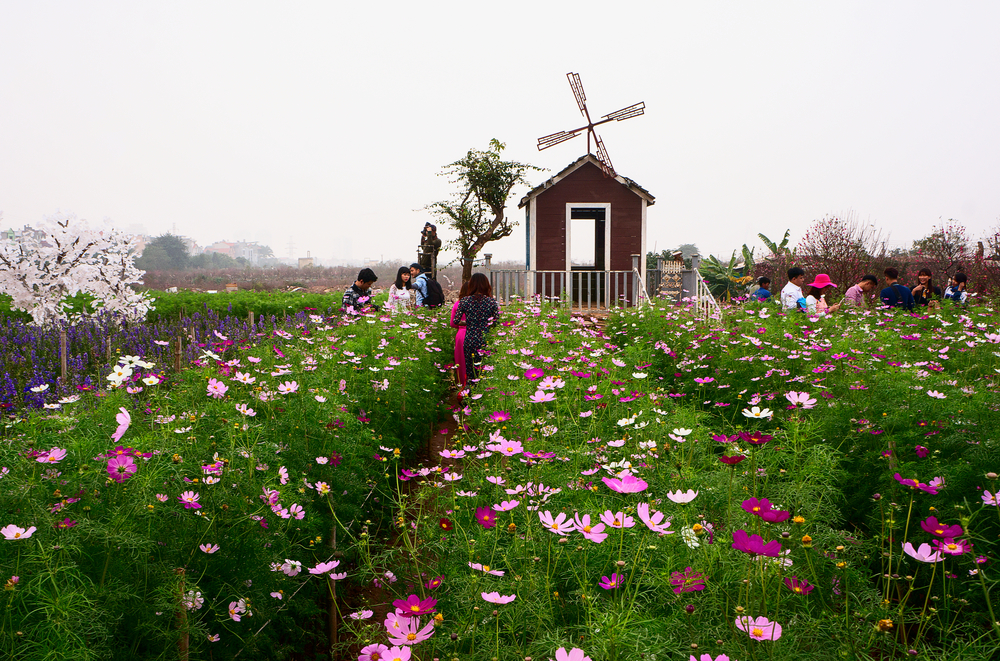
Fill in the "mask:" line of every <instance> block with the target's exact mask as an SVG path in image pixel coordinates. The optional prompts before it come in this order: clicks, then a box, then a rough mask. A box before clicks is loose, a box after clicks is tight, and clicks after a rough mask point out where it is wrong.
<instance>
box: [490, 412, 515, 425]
mask: <svg viewBox="0 0 1000 661" xmlns="http://www.w3.org/2000/svg"><path fill="white" fill-rule="evenodd" d="M487 419H488V420H489V421H490V422H496V423H501V422H507V421H508V420H510V414H509V413H507V412H506V411H494V412H493V413H491V414H490V416H489V418H487Z"/></svg>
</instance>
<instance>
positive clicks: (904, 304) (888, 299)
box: [879, 266, 916, 311]
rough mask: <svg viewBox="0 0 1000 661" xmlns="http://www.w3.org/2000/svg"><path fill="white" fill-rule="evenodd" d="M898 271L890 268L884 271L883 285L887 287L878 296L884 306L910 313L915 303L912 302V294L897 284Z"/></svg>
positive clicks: (908, 289)
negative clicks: (902, 309)
mask: <svg viewBox="0 0 1000 661" xmlns="http://www.w3.org/2000/svg"><path fill="white" fill-rule="evenodd" d="M898 280H899V271H898V270H897V269H895V268H893V267H892V266H890V267H889V268H887V269H886V270H885V284H887V285H889V286H888V287H886V288H885V289H883V290H882V291H881V292H880V293H879V296H880V297H881V299H882V303H883V304H884V305H888V306H889V307H891V308H904V309H905V310H907V311H912V310H913V308H914V306H915V305H916V303H914V301H913V292H911V291H910V288H909V287H907V286H905V285H901V284H899V282H898Z"/></svg>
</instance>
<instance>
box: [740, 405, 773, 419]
mask: <svg viewBox="0 0 1000 661" xmlns="http://www.w3.org/2000/svg"><path fill="white" fill-rule="evenodd" d="M743 415H744V416H745V417H747V418H770V417H771V416H772V415H773V413H772V412H771V409H761V408H760V407H759V406H754V407H753V408H749V409H743Z"/></svg>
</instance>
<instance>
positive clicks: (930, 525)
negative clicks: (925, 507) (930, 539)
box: [920, 516, 963, 537]
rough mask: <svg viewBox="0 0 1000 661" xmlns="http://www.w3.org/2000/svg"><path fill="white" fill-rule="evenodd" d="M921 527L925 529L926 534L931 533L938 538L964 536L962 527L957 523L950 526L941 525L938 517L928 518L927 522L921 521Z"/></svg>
mask: <svg viewBox="0 0 1000 661" xmlns="http://www.w3.org/2000/svg"><path fill="white" fill-rule="evenodd" d="M920 527H921V528H923V529H924V532H929V533H930V534H932V535H935V536H937V537H959V536H961V535H962V534H963V531H962V526H960V525H958V524H957V523H955V524H952V525H950V526H949V525H946V524H944V523H939V522H938V520H937V517H936V516H931V517H927V519H926V520H924V521H921V522H920Z"/></svg>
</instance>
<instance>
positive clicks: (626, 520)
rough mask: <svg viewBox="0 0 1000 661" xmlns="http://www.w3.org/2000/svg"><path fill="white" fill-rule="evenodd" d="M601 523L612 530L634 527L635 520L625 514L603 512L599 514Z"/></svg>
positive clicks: (609, 511)
mask: <svg viewBox="0 0 1000 661" xmlns="http://www.w3.org/2000/svg"><path fill="white" fill-rule="evenodd" d="M601 521H602V522H604V523H605V524H606V525H608V526H610V527H612V528H618V529H622V528H631V527H632V526H634V525H635V519H633V518H632V517H630V516H628V515H627V514H625V512H612V511H611V510H605V511H604V513H603V514H601Z"/></svg>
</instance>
